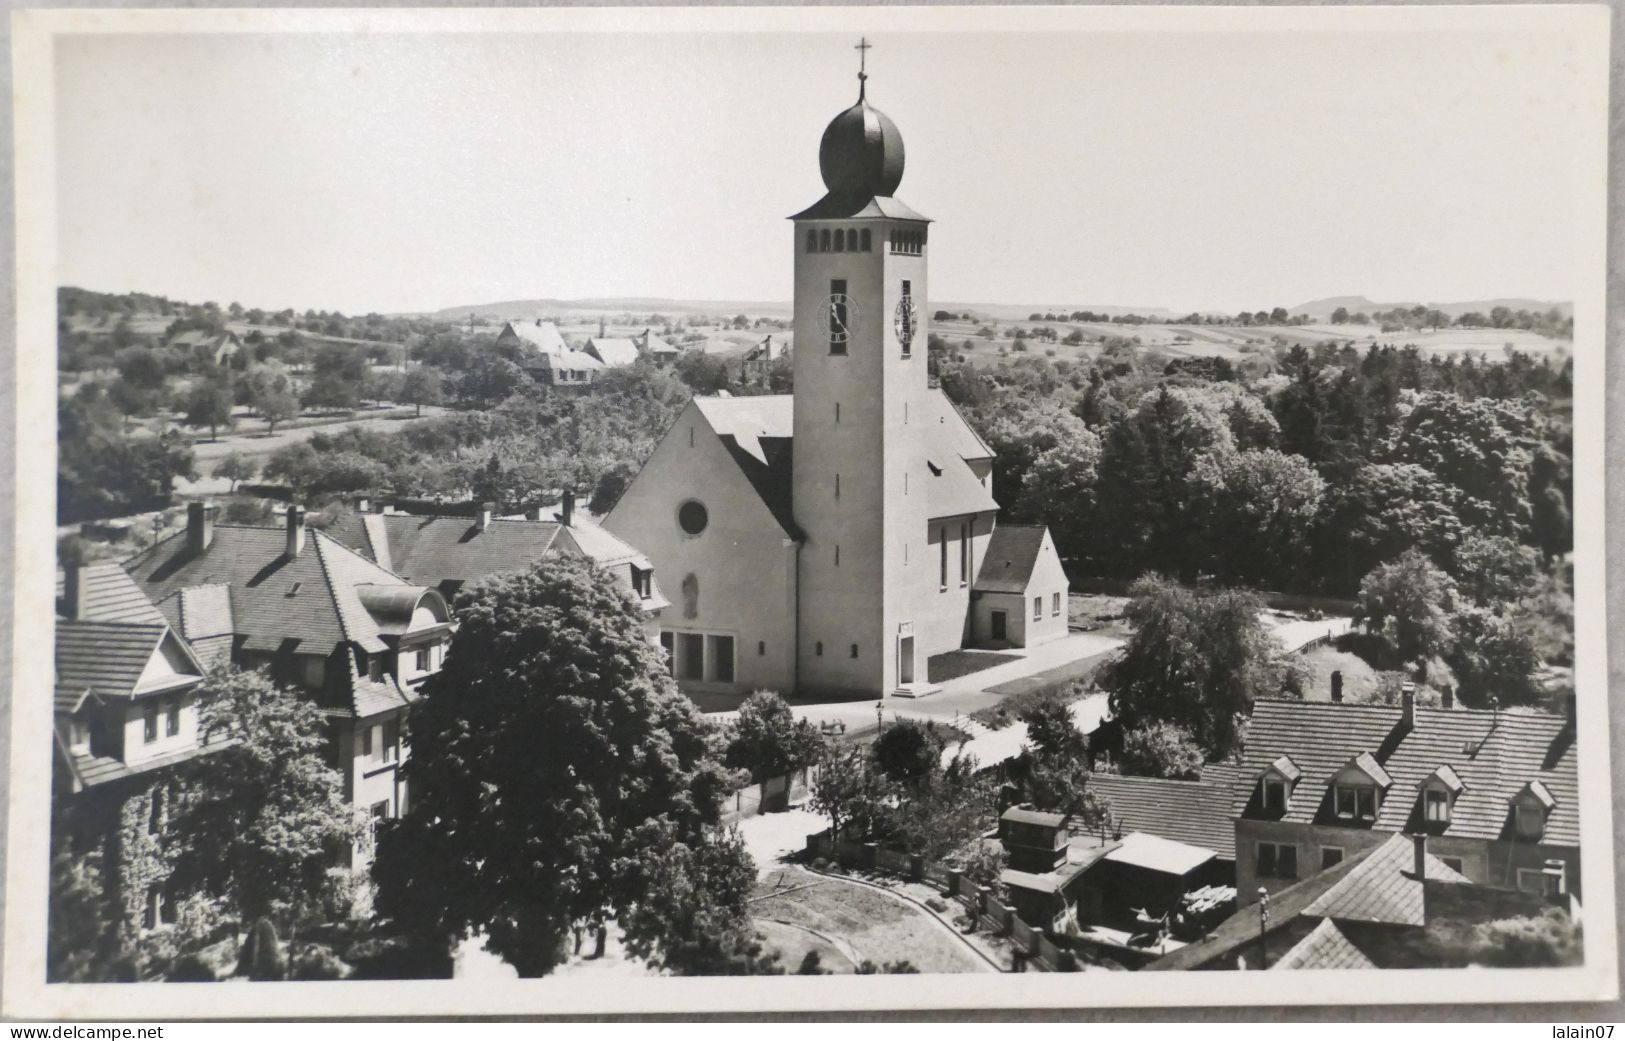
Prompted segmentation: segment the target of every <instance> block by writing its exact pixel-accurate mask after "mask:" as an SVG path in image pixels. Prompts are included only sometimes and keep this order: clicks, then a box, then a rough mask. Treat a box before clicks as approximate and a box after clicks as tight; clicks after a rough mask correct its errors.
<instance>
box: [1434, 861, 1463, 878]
mask: <svg viewBox="0 0 1625 1041" xmlns="http://www.w3.org/2000/svg"><path fill="white" fill-rule="evenodd" d="M1439 863H1441V864H1443V865H1444V866H1445V867H1447V868H1449V869H1450V870H1451V871H1454V872H1455V873H1456V874H1458V875H1465V874H1466V873H1467V872H1466V871H1465V870H1463V869H1462V864H1461V858H1460V857H1440V858H1439Z"/></svg>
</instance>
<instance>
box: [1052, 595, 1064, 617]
mask: <svg viewBox="0 0 1625 1041" xmlns="http://www.w3.org/2000/svg"><path fill="white" fill-rule="evenodd" d="M1049 613H1050V617H1052V618H1059V617H1060V616H1061V594H1060V593H1052V594H1050V603H1049Z"/></svg>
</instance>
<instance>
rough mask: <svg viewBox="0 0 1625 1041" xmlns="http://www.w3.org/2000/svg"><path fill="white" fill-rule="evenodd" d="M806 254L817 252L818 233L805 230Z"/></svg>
mask: <svg viewBox="0 0 1625 1041" xmlns="http://www.w3.org/2000/svg"><path fill="white" fill-rule="evenodd" d="M807 252H808V253H817V252H818V232H816V231H813V230H812V229H810V228H809V229H808V230H807Z"/></svg>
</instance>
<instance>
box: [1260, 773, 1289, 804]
mask: <svg viewBox="0 0 1625 1041" xmlns="http://www.w3.org/2000/svg"><path fill="white" fill-rule="evenodd" d="M1263 786H1264V787H1263V804H1264V812H1265V813H1285V812H1286V782H1285V781H1283V780H1281V779H1280V778H1279V777H1266V778H1264V781H1263Z"/></svg>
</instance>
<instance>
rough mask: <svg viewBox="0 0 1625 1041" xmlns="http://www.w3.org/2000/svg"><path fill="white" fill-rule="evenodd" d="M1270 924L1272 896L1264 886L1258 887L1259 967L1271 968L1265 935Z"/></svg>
mask: <svg viewBox="0 0 1625 1041" xmlns="http://www.w3.org/2000/svg"><path fill="white" fill-rule="evenodd" d="M1269 924H1270V894H1269V890H1267V889H1265V888H1264V887H1263V886H1259V887H1258V967H1259V968H1260V969H1267V968H1269V950H1268V947H1267V945H1266V941H1265V939H1264V934H1265V933H1266V932H1268V931H1269Z"/></svg>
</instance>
